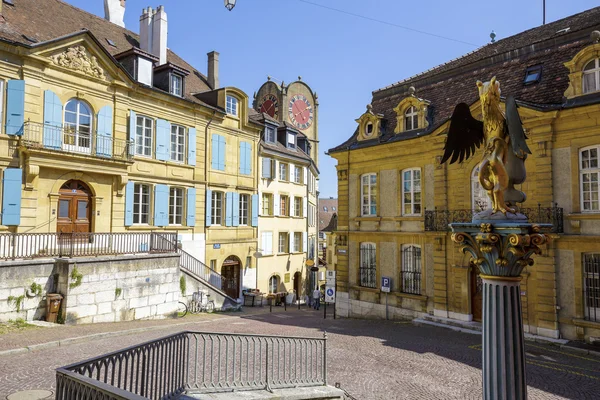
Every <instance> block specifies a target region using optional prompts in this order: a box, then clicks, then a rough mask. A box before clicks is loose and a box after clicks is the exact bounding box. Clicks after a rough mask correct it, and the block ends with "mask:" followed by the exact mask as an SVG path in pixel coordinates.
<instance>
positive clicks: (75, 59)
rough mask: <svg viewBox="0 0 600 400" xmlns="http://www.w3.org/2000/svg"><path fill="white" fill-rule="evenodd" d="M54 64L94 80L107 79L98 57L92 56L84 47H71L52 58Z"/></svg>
mask: <svg viewBox="0 0 600 400" xmlns="http://www.w3.org/2000/svg"><path fill="white" fill-rule="evenodd" d="M52 61H53V62H54V64H56V65H59V66H61V67H65V68H69V69H72V70H75V71H79V72H82V73H84V74H86V75H89V76H93V77H94V78H100V79H104V78H105V73H104V70H103V69H102V67H100V64H99V63H98V59H97V58H96V56H92V55H90V54H89V53H88V51H87V50H86V49H85V47H83V46H74V47H69V48H68V49H67V50H65V51H63V52H62V53H60V54H57V55H54V56H52Z"/></svg>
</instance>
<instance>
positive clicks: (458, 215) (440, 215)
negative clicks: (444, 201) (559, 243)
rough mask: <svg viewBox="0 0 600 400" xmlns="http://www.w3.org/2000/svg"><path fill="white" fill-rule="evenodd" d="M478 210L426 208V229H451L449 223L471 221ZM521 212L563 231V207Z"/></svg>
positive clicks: (538, 221)
mask: <svg viewBox="0 0 600 400" xmlns="http://www.w3.org/2000/svg"><path fill="white" fill-rule="evenodd" d="M477 212H478V211H474V210H471V209H461V210H438V209H437V208H436V209H435V210H425V230H426V231H436V232H444V231H448V230H450V228H448V224H452V223H461V222H465V223H466V222H471V221H472V220H473V215H474V214H477ZM519 212H520V213H521V214H523V215H525V216H526V217H527V219H528V220H529V222H531V223H537V224H552V232H554V233H563V232H564V227H563V209H562V208H561V207H558V204H555V205H554V206H553V207H542V206H541V205H538V207H537V208H521V209H519Z"/></svg>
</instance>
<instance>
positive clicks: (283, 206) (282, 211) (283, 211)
mask: <svg viewBox="0 0 600 400" xmlns="http://www.w3.org/2000/svg"><path fill="white" fill-rule="evenodd" d="M289 199H290V198H289V197H288V196H285V195H281V196H280V197H279V215H281V216H282V217H289V215H290V210H289V209H288V204H289Z"/></svg>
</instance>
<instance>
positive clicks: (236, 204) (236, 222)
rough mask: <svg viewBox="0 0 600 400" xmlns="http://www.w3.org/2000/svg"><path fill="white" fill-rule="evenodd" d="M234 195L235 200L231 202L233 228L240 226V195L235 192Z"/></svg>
mask: <svg viewBox="0 0 600 400" xmlns="http://www.w3.org/2000/svg"><path fill="white" fill-rule="evenodd" d="M232 195H233V200H232V201H231V203H232V207H231V211H232V213H233V215H232V216H231V219H232V221H231V222H232V225H233V226H240V194H239V193H236V192H233V193H232Z"/></svg>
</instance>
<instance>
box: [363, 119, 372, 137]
mask: <svg viewBox="0 0 600 400" xmlns="http://www.w3.org/2000/svg"><path fill="white" fill-rule="evenodd" d="M371 135H373V123H372V122H369V123H368V124H367V126H366V127H365V136H366V137H371Z"/></svg>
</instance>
